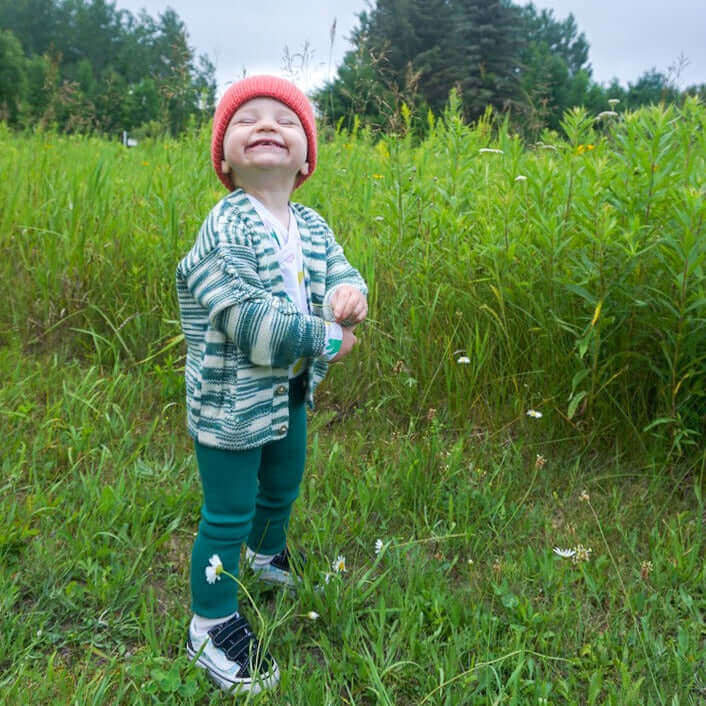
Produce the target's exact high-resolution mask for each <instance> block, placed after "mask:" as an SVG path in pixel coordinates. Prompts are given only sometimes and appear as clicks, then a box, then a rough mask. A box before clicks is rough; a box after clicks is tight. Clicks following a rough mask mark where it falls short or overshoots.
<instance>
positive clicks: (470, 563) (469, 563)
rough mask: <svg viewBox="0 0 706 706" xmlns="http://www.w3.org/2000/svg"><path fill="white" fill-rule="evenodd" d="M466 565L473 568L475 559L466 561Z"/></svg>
mask: <svg viewBox="0 0 706 706" xmlns="http://www.w3.org/2000/svg"><path fill="white" fill-rule="evenodd" d="M466 563H467V564H468V566H473V563H474V562H473V559H468V560H467V561H466Z"/></svg>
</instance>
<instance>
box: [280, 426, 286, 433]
mask: <svg viewBox="0 0 706 706" xmlns="http://www.w3.org/2000/svg"><path fill="white" fill-rule="evenodd" d="M279 433H280V434H286V433H287V425H286V424H283V425H282V426H281V427H280V428H279Z"/></svg>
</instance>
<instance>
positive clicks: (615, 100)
mask: <svg viewBox="0 0 706 706" xmlns="http://www.w3.org/2000/svg"><path fill="white" fill-rule="evenodd" d="M608 103H609V104H610V106H611V107H614V106H616V105H618V103H620V98H609V99H608Z"/></svg>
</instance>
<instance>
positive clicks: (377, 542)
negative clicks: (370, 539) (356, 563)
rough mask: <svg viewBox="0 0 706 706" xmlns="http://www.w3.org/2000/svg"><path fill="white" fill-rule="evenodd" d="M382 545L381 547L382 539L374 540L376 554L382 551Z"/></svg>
mask: <svg viewBox="0 0 706 706" xmlns="http://www.w3.org/2000/svg"><path fill="white" fill-rule="evenodd" d="M382 547H383V544H382V539H376V540H375V555H376V556H377V555H378V554H380V552H381V551H382Z"/></svg>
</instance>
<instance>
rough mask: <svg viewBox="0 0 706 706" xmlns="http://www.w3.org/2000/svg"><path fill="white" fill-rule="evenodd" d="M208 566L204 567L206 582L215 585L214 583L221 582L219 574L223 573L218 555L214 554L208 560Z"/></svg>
mask: <svg viewBox="0 0 706 706" xmlns="http://www.w3.org/2000/svg"><path fill="white" fill-rule="evenodd" d="M208 563H209V566H207V567H206V581H208V582H209V583H216V581H220V580H221V574H222V573H223V562H222V561H221V558H220V557H219V556H218V554H214V555H213V556H212V557H211V558H210V559H209V560H208Z"/></svg>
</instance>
